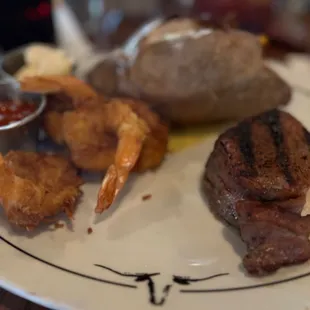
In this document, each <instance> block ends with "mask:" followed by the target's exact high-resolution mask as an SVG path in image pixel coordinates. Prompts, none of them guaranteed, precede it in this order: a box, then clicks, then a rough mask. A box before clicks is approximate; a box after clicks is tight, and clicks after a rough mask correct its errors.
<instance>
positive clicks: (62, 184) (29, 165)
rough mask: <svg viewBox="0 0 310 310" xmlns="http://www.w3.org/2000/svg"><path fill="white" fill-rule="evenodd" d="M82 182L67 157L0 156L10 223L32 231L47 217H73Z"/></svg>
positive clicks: (1, 199)
mask: <svg viewBox="0 0 310 310" xmlns="http://www.w3.org/2000/svg"><path fill="white" fill-rule="evenodd" d="M81 185H82V180H81V179H80V177H78V176H77V173H76V169H74V168H73V167H72V165H71V164H70V163H69V162H68V161H67V160H66V159H64V158H62V157H60V156H55V155H48V154H45V153H33V152H23V151H11V152H9V153H8V154H7V155H6V156H5V157H3V156H1V155H0V204H1V205H2V207H3V209H4V211H5V214H6V215H7V217H8V220H9V222H10V223H11V224H14V225H16V226H20V227H22V228H25V229H27V230H32V229H33V228H35V227H36V226H38V225H39V223H40V222H42V221H44V220H45V219H46V218H48V217H53V216H55V215H57V214H58V213H60V212H63V211H64V212H65V213H66V214H67V216H68V217H70V218H71V217H72V215H73V212H74V209H75V206H76V203H77V200H78V198H79V196H80V195H81V191H80V189H79V187H80V186H81Z"/></svg>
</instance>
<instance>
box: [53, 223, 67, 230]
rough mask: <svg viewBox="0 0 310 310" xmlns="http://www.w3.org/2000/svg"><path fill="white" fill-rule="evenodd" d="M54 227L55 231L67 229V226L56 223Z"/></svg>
mask: <svg viewBox="0 0 310 310" xmlns="http://www.w3.org/2000/svg"><path fill="white" fill-rule="evenodd" d="M54 227H55V229H57V228H64V227H65V224H62V223H55V224H54Z"/></svg>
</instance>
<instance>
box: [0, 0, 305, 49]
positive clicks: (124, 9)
mask: <svg viewBox="0 0 310 310" xmlns="http://www.w3.org/2000/svg"><path fill="white" fill-rule="evenodd" d="M64 1H65V0H19V1H18V0H10V1H1V4H0V48H1V49H2V50H4V51H7V50H9V49H12V48H15V47H18V46H20V45H23V44H25V43H29V42H34V41H41V42H54V41H55V34H54V28H53V22H52V8H53V5H54V6H55V5H62V4H63V2H64ZM66 3H67V4H68V5H69V6H70V7H71V8H72V10H73V11H74V13H75V14H76V16H77V17H78V19H79V21H80V23H81V25H82V26H83V28H84V29H85V31H86V32H87V34H88V35H89V37H90V38H91V39H92V40H93V42H94V43H95V44H96V45H97V47H98V48H112V47H115V46H117V45H119V44H121V43H122V42H124V40H125V39H126V38H127V37H128V36H129V35H130V34H131V33H132V32H133V31H134V30H135V29H136V28H137V27H138V26H140V25H141V24H142V23H143V22H145V21H146V20H148V19H149V18H151V17H154V16H156V15H159V14H161V15H165V16H170V15H175V14H179V15H196V16H197V15H204V16H212V18H218V19H220V18H230V19H232V18H233V19H234V21H235V23H236V25H237V26H238V27H241V28H243V29H246V30H249V31H252V32H255V33H259V34H267V35H268V36H269V37H270V39H271V41H272V42H273V43H274V44H282V45H287V46H289V47H290V48H291V49H295V50H301V51H309V50H310V0H66Z"/></svg>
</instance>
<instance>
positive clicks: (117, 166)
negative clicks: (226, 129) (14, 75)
mask: <svg viewBox="0 0 310 310" xmlns="http://www.w3.org/2000/svg"><path fill="white" fill-rule="evenodd" d="M22 83H23V84H22V88H23V89H25V90H32V91H34V90H37V91H40V90H41V91H43V92H45V91H47V92H48V93H49V105H48V111H47V113H46V115H45V129H46V131H47V133H48V134H49V135H50V137H51V138H52V139H53V140H54V141H55V142H57V143H59V144H66V145H67V146H68V148H69V150H70V154H71V159H72V161H73V163H74V164H75V165H76V166H77V167H79V168H82V169H85V170H91V171H105V170H107V169H108V170H107V173H106V176H105V178H104V180H103V182H102V186H101V189H100V191H99V194H98V203H97V207H96V212H97V213H101V212H103V211H104V210H105V209H107V208H109V207H110V205H111V204H112V203H113V201H114V200H115V198H116V196H117V194H118V192H119V191H120V190H121V189H122V187H123V186H124V184H125V182H126V180H127V178H128V175H129V173H130V172H131V171H133V170H134V171H138V172H143V171H146V170H148V169H153V168H156V167H157V166H159V165H160V164H161V162H162V161H163V159H164V157H165V154H166V152H167V145H168V127H167V126H166V125H165V124H163V123H162V122H161V120H160V118H159V117H158V115H156V114H155V113H153V112H152V111H151V110H150V109H149V108H148V107H147V105H146V104H145V103H143V102H141V101H138V100H131V99H124V98H114V99H110V100H106V99H105V98H101V97H100V96H99V95H97V94H96V93H95V91H93V90H92V89H90V87H89V86H88V85H86V84H84V82H81V81H79V80H77V79H76V78H74V77H68V76H62V77H56V76H55V77H50V76H48V77H34V78H26V79H24V80H23V81H22ZM51 92H52V94H51Z"/></svg>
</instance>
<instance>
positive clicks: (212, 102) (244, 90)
mask: <svg viewBox="0 0 310 310" xmlns="http://www.w3.org/2000/svg"><path fill="white" fill-rule="evenodd" d="M291 95H292V94H291V89H290V87H289V86H288V85H287V84H286V83H285V82H284V81H283V80H282V79H281V78H280V77H279V76H278V75H277V74H276V73H274V72H273V71H272V70H270V69H269V68H266V67H263V68H261V70H260V71H259V73H258V74H257V75H256V77H255V78H254V79H252V80H251V81H249V82H248V83H246V84H243V85H235V86H232V87H230V88H227V89H226V90H223V91H220V92H219V93H217V94H215V96H214V95H206V96H204V97H200V98H192V99H191V100H183V101H175V102H172V101H169V102H168V101H167V102H162V103H161V104H159V103H158V101H156V103H155V107H156V109H157V110H158V111H159V112H160V113H161V114H162V115H163V116H164V117H166V118H168V119H170V121H171V122H172V125H178V126H187V125H195V124H203V123H213V122H220V121H230V120H239V119H243V118H245V117H248V116H251V115H254V114H258V113H261V112H263V111H266V110H268V109H272V108H275V107H278V106H281V105H285V104H287V103H288V102H289V101H290V99H291ZM149 101H150V102H151V99H150V98H149ZM153 102H154V101H153Z"/></svg>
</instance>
